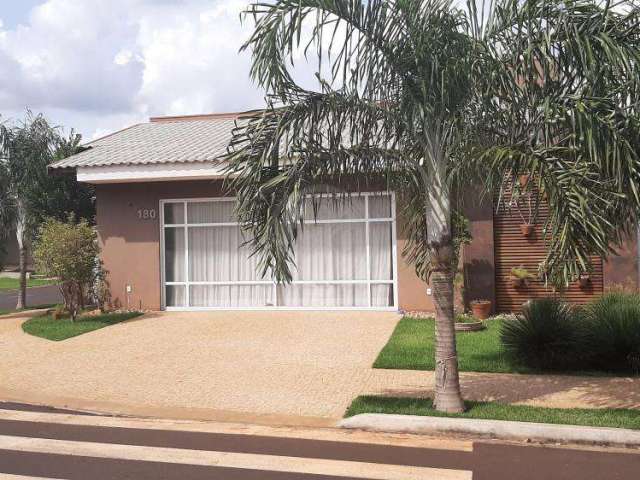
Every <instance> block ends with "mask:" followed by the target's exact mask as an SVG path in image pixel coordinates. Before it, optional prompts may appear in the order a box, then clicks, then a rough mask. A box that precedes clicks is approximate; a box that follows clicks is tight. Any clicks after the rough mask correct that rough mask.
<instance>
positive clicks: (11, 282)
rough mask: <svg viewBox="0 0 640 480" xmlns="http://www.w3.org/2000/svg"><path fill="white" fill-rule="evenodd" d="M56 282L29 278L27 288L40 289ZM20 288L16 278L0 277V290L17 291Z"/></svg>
mask: <svg viewBox="0 0 640 480" xmlns="http://www.w3.org/2000/svg"><path fill="white" fill-rule="evenodd" d="M55 283H56V280H47V279H44V278H30V279H29V280H27V287H41V286H43V285H53V284H55ZM19 288H20V280H19V279H17V278H7V277H0V290H18V289H19Z"/></svg>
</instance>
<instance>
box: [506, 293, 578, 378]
mask: <svg viewBox="0 0 640 480" xmlns="http://www.w3.org/2000/svg"><path fill="white" fill-rule="evenodd" d="M583 332H584V330H583V328H581V325H580V322H579V319H578V317H577V316H575V315H574V312H573V309H572V308H571V307H570V306H569V305H567V304H566V303H564V302H561V301H559V300H557V299H555V298H543V299H539V300H532V301H530V302H529V303H528V304H527V305H526V306H525V307H524V309H523V312H522V315H519V316H517V317H516V318H515V319H514V320H511V321H506V322H504V323H503V325H502V329H501V331H500V340H501V342H502V345H503V346H504V348H505V350H506V352H507V353H508V354H509V355H511V356H512V357H513V358H514V359H515V360H516V361H518V362H519V363H522V364H523V365H525V366H528V367H531V368H536V369H549V370H557V369H567V368H571V367H573V366H575V365H577V364H578V362H579V360H580V359H581V358H580V356H581V354H580V352H583V351H584V349H583V345H584V333H583Z"/></svg>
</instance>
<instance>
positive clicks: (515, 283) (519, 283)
mask: <svg viewBox="0 0 640 480" xmlns="http://www.w3.org/2000/svg"><path fill="white" fill-rule="evenodd" d="M524 285H525V281H524V278H518V277H511V286H512V287H513V288H522V287H524Z"/></svg>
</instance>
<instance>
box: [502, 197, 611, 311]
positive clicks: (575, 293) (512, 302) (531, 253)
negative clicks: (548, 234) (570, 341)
mask: <svg viewBox="0 0 640 480" xmlns="http://www.w3.org/2000/svg"><path fill="white" fill-rule="evenodd" d="M506 195H509V192H507V193H506ZM506 200H507V201H508V197H507V198H506ZM504 205H505V198H503V199H502V203H501V205H500V208H496V209H494V221H493V226H494V248H495V273H496V284H495V285H496V311H498V312H517V311H520V309H521V307H522V304H523V303H524V302H526V301H527V300H530V299H535V298H542V297H547V296H551V295H554V292H553V290H552V289H551V288H550V287H546V286H545V285H544V282H542V281H539V280H530V281H529V284H528V286H526V287H523V288H520V289H516V288H514V287H513V286H512V285H511V279H510V274H511V269H512V268H514V267H519V266H520V265H522V266H524V267H525V268H526V269H527V270H529V271H530V272H531V273H533V274H534V275H535V274H536V273H537V271H538V265H539V264H540V262H541V261H542V260H544V257H545V253H546V247H545V241H544V238H543V232H542V228H543V226H544V223H545V221H546V219H547V215H548V208H547V206H546V205H540V210H539V214H538V218H537V220H536V222H535V223H536V224H535V227H534V233H533V235H532V236H531V237H529V238H527V237H525V236H523V235H522V233H521V232H520V224H521V223H522V219H521V218H520V216H519V215H518V214H517V213H514V212H508V211H507V210H506V209H505V208H504ZM592 262H593V271H592V272H591V282H590V284H589V286H588V287H587V288H580V285H579V284H578V282H574V283H572V284H571V285H570V286H569V288H567V289H566V290H565V291H563V292H562V293H561V294H560V296H561V297H562V298H564V299H565V300H566V301H568V302H570V303H576V304H583V303H586V302H588V301H590V300H591V299H592V298H593V297H594V296H596V295H599V294H601V293H602V291H603V274H602V258H600V257H593V258H592Z"/></svg>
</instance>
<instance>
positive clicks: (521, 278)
mask: <svg viewBox="0 0 640 480" xmlns="http://www.w3.org/2000/svg"><path fill="white" fill-rule="evenodd" d="M510 278H511V286H512V287H513V288H515V289H516V290H518V289H521V288H524V287H526V286H527V285H528V282H529V280H531V279H532V278H534V276H533V274H532V273H530V272H529V270H527V269H526V268H524V266H522V265H520V266H519V267H514V268H512V269H511V272H510Z"/></svg>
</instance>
